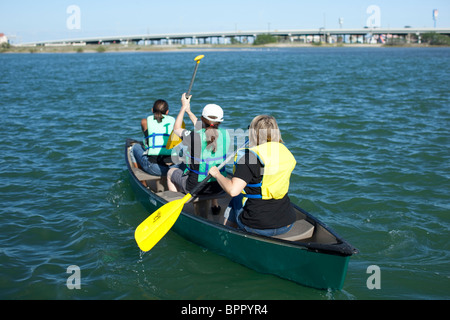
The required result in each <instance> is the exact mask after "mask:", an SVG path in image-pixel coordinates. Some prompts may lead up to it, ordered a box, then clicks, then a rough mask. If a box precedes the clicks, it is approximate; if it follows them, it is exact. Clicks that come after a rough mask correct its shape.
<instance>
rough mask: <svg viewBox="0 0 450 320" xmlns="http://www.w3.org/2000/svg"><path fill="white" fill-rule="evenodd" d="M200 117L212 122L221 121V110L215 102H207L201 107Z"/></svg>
mask: <svg viewBox="0 0 450 320" xmlns="http://www.w3.org/2000/svg"><path fill="white" fill-rule="evenodd" d="M202 117H203V118H205V119H208V120H209V121H212V122H222V121H223V110H222V108H221V107H220V106H218V105H217V104H207V105H206V106H205V107H204V108H203V112H202Z"/></svg>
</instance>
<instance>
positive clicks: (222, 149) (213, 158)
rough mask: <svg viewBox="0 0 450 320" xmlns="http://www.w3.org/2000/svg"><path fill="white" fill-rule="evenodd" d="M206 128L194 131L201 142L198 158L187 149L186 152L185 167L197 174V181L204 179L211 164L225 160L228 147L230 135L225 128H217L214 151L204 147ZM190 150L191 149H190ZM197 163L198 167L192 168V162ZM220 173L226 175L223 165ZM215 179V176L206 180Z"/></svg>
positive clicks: (205, 144)
mask: <svg viewBox="0 0 450 320" xmlns="http://www.w3.org/2000/svg"><path fill="white" fill-rule="evenodd" d="M205 130H206V129H201V130H199V131H196V133H197V134H198V135H200V139H201V143H202V146H201V147H202V149H201V154H200V158H197V157H195V156H194V155H192V154H190V152H189V151H187V152H186V156H187V161H188V162H187V164H188V165H187V169H186V170H189V171H191V172H194V173H196V174H197V175H198V180H197V181H198V182H201V181H203V180H205V178H206V176H207V175H208V171H209V169H210V168H211V167H213V166H218V165H220V164H221V163H222V162H224V161H225V159H226V158H227V151H228V148H229V147H230V135H229V133H228V131H227V130H225V129H220V128H219V129H217V130H218V131H219V137H218V138H217V150H216V152H212V151H211V150H210V149H209V148H206V146H207V141H206V134H205ZM191 151H192V150H191ZM194 163H195V164H198V165H199V169H198V170H194V169H193V165H192V164H194ZM221 173H222V174H223V175H224V176H226V172H225V167H223V168H222V170H221ZM211 181H216V179H215V178H211V179H209V180H208V182H211Z"/></svg>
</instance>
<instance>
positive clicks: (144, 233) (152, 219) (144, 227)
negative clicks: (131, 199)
mask: <svg viewBox="0 0 450 320" xmlns="http://www.w3.org/2000/svg"><path fill="white" fill-rule="evenodd" d="M247 143H248V141H246V142H245V143H244V144H243V145H242V146H241V147H240V148H243V147H245V145H246V144H247ZM240 148H238V149H240ZM233 158H234V153H233V154H230V155H229V156H228V157H227V158H226V159H225V161H224V162H222V163H221V164H220V165H219V166H218V169H219V170H220V169H222V168H223V167H224V166H225V165H226V164H227V162H229V161H230V160H231V159H233ZM210 178H211V175H210V174H208V175H207V176H206V178H205V180H203V181H202V182H200V183H199V184H198V185H197V186H196V187H195V188H194V189H192V191H191V192H190V193H188V194H187V195H185V196H184V197H183V198H182V199H178V200H174V201H171V202H169V203H166V204H165V205H163V206H162V207H160V208H159V209H158V210H156V211H155V212H153V213H152V214H151V215H150V216H149V217H148V218H147V219H145V220H144V221H143V222H142V223H141V224H140V225H139V226H138V227H137V228H136V231H135V232H134V238H135V239H136V242H137V244H138V246H139V248H140V249H141V250H142V251H149V250H150V249H151V248H153V246H154V245H155V244H157V243H158V241H159V240H161V239H162V237H164V235H165V234H166V233H167V232H168V231H169V230H170V228H172V226H173V225H174V224H175V222H176V221H177V219H178V216H179V215H180V213H181V210H183V207H184V204H185V203H187V202H188V201H189V200H190V199H191V198H193V197H195V196H196V195H197V193H198V192H199V191H201V190H202V189H203V187H204V186H205V185H206V184H207V183H208V180H209V179H210Z"/></svg>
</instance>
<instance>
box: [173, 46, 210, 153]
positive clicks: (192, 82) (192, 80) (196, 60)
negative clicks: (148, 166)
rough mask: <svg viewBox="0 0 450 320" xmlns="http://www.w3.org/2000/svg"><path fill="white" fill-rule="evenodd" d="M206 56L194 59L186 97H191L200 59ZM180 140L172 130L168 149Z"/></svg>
mask: <svg viewBox="0 0 450 320" xmlns="http://www.w3.org/2000/svg"><path fill="white" fill-rule="evenodd" d="M204 57H205V56H204V55H199V56H196V57H195V59H194V61H195V62H196V64H195V69H194V74H193V75H192V78H191V83H190V84H189V90H188V92H187V94H186V97H189V95H190V94H191V89H192V86H193V85H194V79H195V75H196V74H197V69H198V65H199V64H200V60H202V59H203V58H204ZM183 124H184V123H183ZM183 128H184V127H183ZM180 142H181V139H180V137H178V136H177V135H176V134H175V133H174V132H173V131H172V133H171V134H170V137H169V140H167V144H166V149H172V148H174V147H176V146H177V145H178V144H179V143H180Z"/></svg>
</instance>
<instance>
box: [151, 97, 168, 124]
mask: <svg viewBox="0 0 450 320" xmlns="http://www.w3.org/2000/svg"><path fill="white" fill-rule="evenodd" d="M167 110H169V104H168V103H167V101H165V100H161V99H159V100H156V101H155V103H154V104H153V116H154V117H155V119H156V121H157V122H158V123H159V122H161V121H162V119H163V118H164V117H163V115H165V114H166V112H167Z"/></svg>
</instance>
